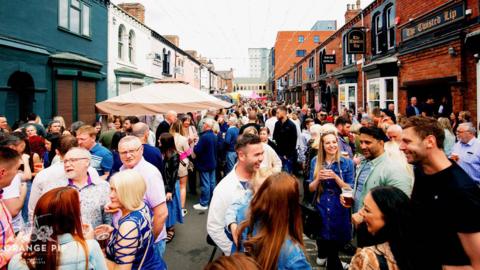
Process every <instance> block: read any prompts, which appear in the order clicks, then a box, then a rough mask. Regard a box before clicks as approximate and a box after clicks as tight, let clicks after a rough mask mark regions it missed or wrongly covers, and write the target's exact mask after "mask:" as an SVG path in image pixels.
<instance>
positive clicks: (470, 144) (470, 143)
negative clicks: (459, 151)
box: [461, 137, 476, 146]
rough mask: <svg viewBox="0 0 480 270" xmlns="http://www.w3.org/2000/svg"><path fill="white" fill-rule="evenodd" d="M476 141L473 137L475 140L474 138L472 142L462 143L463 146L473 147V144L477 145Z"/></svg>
mask: <svg viewBox="0 0 480 270" xmlns="http://www.w3.org/2000/svg"><path fill="white" fill-rule="evenodd" d="M475 140H476V138H475V137H473V138H472V139H471V140H470V141H468V142H467V143H463V142H462V143H461V144H463V145H468V146H472V145H473V144H475Z"/></svg>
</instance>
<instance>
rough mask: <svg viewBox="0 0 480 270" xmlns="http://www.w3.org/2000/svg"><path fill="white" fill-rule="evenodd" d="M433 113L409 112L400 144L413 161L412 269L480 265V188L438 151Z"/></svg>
mask: <svg viewBox="0 0 480 270" xmlns="http://www.w3.org/2000/svg"><path fill="white" fill-rule="evenodd" d="M444 139H445V135H444V132H443V129H442V127H441V126H440V125H439V123H438V121H436V120H435V119H430V118H425V117H418V116H415V117H410V118H408V119H407V121H406V122H405V123H404V126H403V134H402V143H401V144H400V150H402V151H403V152H404V153H405V156H406V157H407V161H408V162H409V163H411V164H415V170H414V173H415V185H414V187H413V192H412V206H413V219H412V220H414V222H415V223H414V224H412V228H413V230H414V233H413V235H412V237H414V239H415V242H416V243H415V246H413V247H412V248H415V249H416V250H415V252H414V253H415V254H418V255H419V256H418V258H415V259H414V261H415V264H416V265H414V268H413V269H429V270H436V269H480V218H479V215H478V213H480V188H479V187H478V186H477V185H476V184H475V182H474V180H473V179H472V178H471V177H470V176H468V174H467V173H466V172H465V171H464V170H462V168H461V167H460V166H459V165H457V163H455V162H453V161H451V160H449V159H448V158H447V156H446V155H445V153H444V152H443V149H442V148H443V141H444Z"/></svg>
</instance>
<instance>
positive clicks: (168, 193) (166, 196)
mask: <svg viewBox="0 0 480 270" xmlns="http://www.w3.org/2000/svg"><path fill="white" fill-rule="evenodd" d="M172 197H173V195H172V193H171V192H167V194H165V200H167V201H168V202H169V201H171V200H172Z"/></svg>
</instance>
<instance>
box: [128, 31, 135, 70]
mask: <svg viewBox="0 0 480 270" xmlns="http://www.w3.org/2000/svg"><path fill="white" fill-rule="evenodd" d="M128 61H129V62H130V63H132V64H133V63H135V32H133V30H130V32H129V33H128Z"/></svg>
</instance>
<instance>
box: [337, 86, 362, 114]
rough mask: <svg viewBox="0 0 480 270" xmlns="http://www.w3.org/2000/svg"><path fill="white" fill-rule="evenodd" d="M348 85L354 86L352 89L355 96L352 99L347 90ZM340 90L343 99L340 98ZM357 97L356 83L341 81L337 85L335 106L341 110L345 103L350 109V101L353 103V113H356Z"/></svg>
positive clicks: (348, 88)
mask: <svg viewBox="0 0 480 270" xmlns="http://www.w3.org/2000/svg"><path fill="white" fill-rule="evenodd" d="M350 87H354V91H355V97H354V100H353V101H350V92H349V90H350ZM342 89H343V90H342ZM342 91H343V97H344V98H343V100H342V99H341V97H342V95H341V92H342ZM357 98H358V85H357V84H356V83H343V84H339V85H338V104H337V105H338V107H337V108H338V111H339V112H340V111H343V109H344V108H345V106H344V105H345V104H346V105H347V108H348V109H349V110H350V109H351V108H350V103H352V104H353V105H354V114H356V113H357V111H358V102H357ZM342 104H344V105H342Z"/></svg>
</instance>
